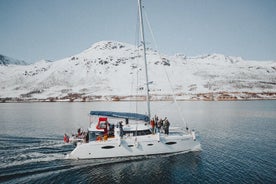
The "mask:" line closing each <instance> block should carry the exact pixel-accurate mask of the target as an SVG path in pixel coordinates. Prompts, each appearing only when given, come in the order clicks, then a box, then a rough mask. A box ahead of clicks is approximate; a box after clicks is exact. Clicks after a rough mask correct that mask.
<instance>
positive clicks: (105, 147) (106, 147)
mask: <svg viewBox="0 0 276 184" xmlns="http://www.w3.org/2000/svg"><path fill="white" fill-rule="evenodd" d="M112 148H115V146H103V147H102V149H112Z"/></svg>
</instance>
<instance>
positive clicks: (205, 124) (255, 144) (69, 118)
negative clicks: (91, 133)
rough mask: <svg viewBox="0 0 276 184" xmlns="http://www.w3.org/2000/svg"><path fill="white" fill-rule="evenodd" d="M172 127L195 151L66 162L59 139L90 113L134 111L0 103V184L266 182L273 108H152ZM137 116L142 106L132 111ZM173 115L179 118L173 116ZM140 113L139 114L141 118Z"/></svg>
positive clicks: (273, 175)
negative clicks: (192, 138)
mask: <svg viewBox="0 0 276 184" xmlns="http://www.w3.org/2000/svg"><path fill="white" fill-rule="evenodd" d="M151 105H152V109H153V111H152V114H157V115H160V114H162V115H163V116H167V117H168V119H169V120H170V122H171V124H172V125H173V126H178V127H181V128H185V123H183V122H182V121H180V120H179V119H181V118H183V119H184V120H185V121H186V122H188V126H189V127H190V128H194V129H195V130H196V131H197V134H198V140H200V142H201V147H202V151H199V152H193V153H185V154H178V155H167V156H146V157H140V158H131V159H105V160H66V159H64V155H65V154H67V153H69V152H70V151H71V150H73V148H74V147H73V146H72V145H68V144H64V143H63V134H64V133H65V132H67V133H71V132H75V131H76V130H77V128H79V127H82V128H84V129H86V128H87V126H88V124H89V116H88V113H89V111H90V110H114V109H115V110H116V111H129V110H132V111H134V112H135V109H136V104H135V103H129V102H112V103H111V102H110V103H108V102H97V103H77V102H76V103H2V104H0V182H1V183H273V182H275V181H276V162H275V161H276V113H275V112H276V101H233V102H179V104H178V105H179V106H178V107H177V106H176V105H175V104H172V103H170V102H153V103H152V104H151ZM138 107H139V108H138V112H142V111H143V109H145V107H140V105H138ZM179 111H180V112H181V116H179V115H178V114H179V113H178V112H179ZM143 113H144V112H143Z"/></svg>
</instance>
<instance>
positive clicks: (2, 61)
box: [0, 54, 27, 65]
mask: <svg viewBox="0 0 276 184" xmlns="http://www.w3.org/2000/svg"><path fill="white" fill-rule="evenodd" d="M0 65H27V63H26V62H25V61H23V60H18V59H14V58H11V57H8V56H4V55H1V54H0Z"/></svg>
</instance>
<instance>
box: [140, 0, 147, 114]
mask: <svg viewBox="0 0 276 184" xmlns="http://www.w3.org/2000/svg"><path fill="white" fill-rule="evenodd" d="M138 6H139V20H140V33H141V39H142V41H141V43H142V45H143V51H144V62H145V73H146V87H147V88H146V89H147V99H146V100H147V108H148V116H149V118H150V99H149V79H148V66H147V55H146V42H145V37H144V25H143V15H142V5H141V0H138Z"/></svg>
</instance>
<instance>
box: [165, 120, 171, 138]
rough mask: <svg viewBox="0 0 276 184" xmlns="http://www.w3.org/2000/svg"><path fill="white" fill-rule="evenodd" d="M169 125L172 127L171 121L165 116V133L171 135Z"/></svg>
mask: <svg viewBox="0 0 276 184" xmlns="http://www.w3.org/2000/svg"><path fill="white" fill-rule="evenodd" d="M169 127H170V122H169V120H168V119H167V117H165V119H164V130H165V134H167V135H169Z"/></svg>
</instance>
